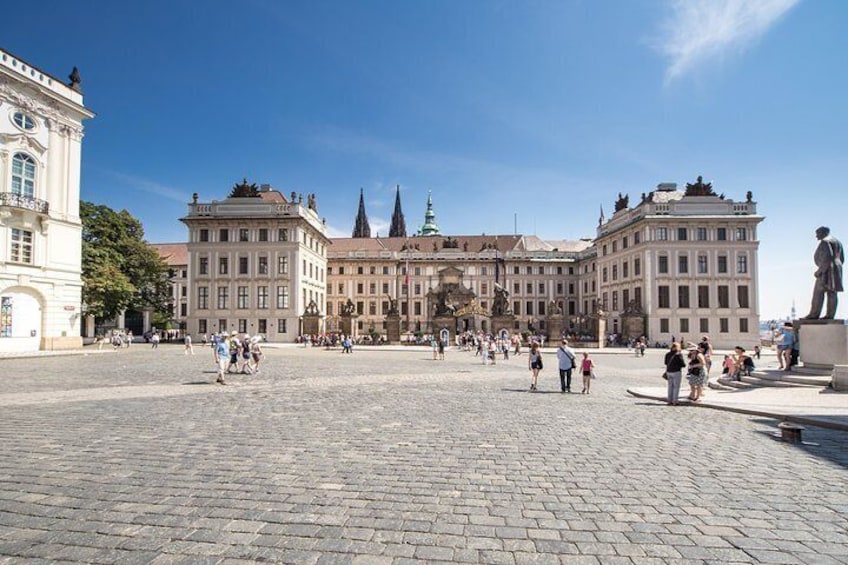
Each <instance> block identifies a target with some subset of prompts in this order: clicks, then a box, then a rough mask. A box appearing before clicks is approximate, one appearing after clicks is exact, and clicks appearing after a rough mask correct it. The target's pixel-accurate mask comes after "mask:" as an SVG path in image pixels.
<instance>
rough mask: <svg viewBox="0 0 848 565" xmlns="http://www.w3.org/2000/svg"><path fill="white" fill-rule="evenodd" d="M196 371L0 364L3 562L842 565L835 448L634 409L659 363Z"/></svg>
mask: <svg viewBox="0 0 848 565" xmlns="http://www.w3.org/2000/svg"><path fill="white" fill-rule="evenodd" d="M195 352H196V355H194V356H186V355H183V348H182V346H169V345H165V344H163V345H162V346H160V348H159V349H158V350H152V349H150V347H149V346H144V345H139V344H136V345H133V346H132V347H131V348H130V349H129V350H121V351H118V352H112V351H105V350H104V351H102V352H92V353H91V354H90V355H87V356H82V355H78V356H66V357H38V358H26V359H5V360H3V361H2V367H3V374H4V377H5V378H4V385H5V386H4V388H3V391H2V393H0V406H2V414H3V417H2V423H0V438H1V439H2V444H0V445H2V447H0V562H8V563H26V562H50V563H54V562H63V561H67V562H85V563H157V564H159V563H252V562H256V561H271V562H290V563H406V562H413V561H426V562H438V561H452V562H469V563H510V564H511V563H674V562H681V563H683V562H685V563H697V562H704V563H707V562H713V563H728V562H739V563H750V562H767V563H848V533H846V532H848V470H846V467H848V451H847V450H846V447H848V434H846V433H845V432H841V431H836V430H828V429H823V428H812V427H811V428H808V430H807V431H806V434H805V437H804V439H805V440H807V441H809V442H812V443H814V444H815V445H790V444H786V443H782V442H779V441H777V440H775V439H774V437H773V434H774V432H775V431H776V424H777V422H776V421H774V420H770V419H765V418H757V417H751V416H745V415H741V414H734V413H728V412H721V411H716V410H704V409H697V408H691V407H677V408H670V407H667V406H665V405H664V404H659V403H656V402H653V401H647V400H642V399H637V398H633V397H630V396H628V395H627V394H626V393H625V390H626V388H627V387H629V386H634V385H654V386H656V384H657V381H658V380H660V378H659V373H660V368H659V367H660V365H661V357H660V355H661V352H659V351H649V353H648V356H647V357H645V358H634V357H633V356H631V355H630V354H624V353H620V352H599V353H595V354H594V355H593V357H594V359H595V362H596V364H597V366H598V371H597V372H598V378H597V379H596V380H595V381H594V384H593V388H592V391H591V394H590V395H588V396H584V395H580V394H570V395H569V394H560V393H559V392H558V390H559V383H558V378H557V375H556V362H555V358H554V355H553V353H552V352H546V359H545V360H546V365H545V369H544V371H543V372H542V376H541V377H540V387H539V388H540V390H541V392H540V393H539V394H529V393H527V392H526V389H527V386H528V384H529V371H528V370H527V366H526V364H527V356H526V354H525V355H523V356H521V357H518V358H511V359H510V360H509V361H506V362H504V361H501V360H500V359H499V360H498V363H497V365H495V366H484V365H482V363H481V362H480V359H479V358H475V357H474V354H473V353H467V352H459V351H455V350H450V351H449V352H448V355H447V360H445V361H433V360H432V359H431V358H432V355H431V352H430V350H429V349H425V348H405V349H404V348H375V349H368V350H367V349H365V348H360V349H357V350H356V351H355V352H354V354H353V355H342V354H341V353H340V352H339V351H338V350H336V351H325V350H323V349H318V348H315V349H312V348H302V347H294V346H287V347H282V348H279V349H272V348H268V349H267V350H266V358H265V360H264V361H263V366H262V371H261V373H259V374H258V375H255V376H241V375H239V376H236V375H232V377H231V378H230V382H231V384H230V385H228V386H220V385H215V384H213V383H214V380H215V373H214V367H213V363H212V354H211V352H210V350H208V349H201V348H199V347H196V348H195ZM576 381H577V383H575V384H574V385H573V387H572V388H577V389H578V390H579V384H578V383H579V378H578V379H576ZM708 394H709V393H708ZM713 394H714V393H713Z"/></svg>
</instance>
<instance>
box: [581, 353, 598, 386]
mask: <svg viewBox="0 0 848 565" xmlns="http://www.w3.org/2000/svg"><path fill="white" fill-rule="evenodd" d="M580 373H581V374H582V375H583V392H581V393H580V394H589V387H590V386H591V384H592V377H594V375H595V362H594V361H592V359H591V358H590V357H589V353H588V352H586V351H584V352H583V360H582V361H580Z"/></svg>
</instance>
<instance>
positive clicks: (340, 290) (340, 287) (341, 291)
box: [338, 283, 344, 294]
mask: <svg viewBox="0 0 848 565" xmlns="http://www.w3.org/2000/svg"><path fill="white" fill-rule="evenodd" d="M338 288H339V292H338V294H344V283H339V287H338Z"/></svg>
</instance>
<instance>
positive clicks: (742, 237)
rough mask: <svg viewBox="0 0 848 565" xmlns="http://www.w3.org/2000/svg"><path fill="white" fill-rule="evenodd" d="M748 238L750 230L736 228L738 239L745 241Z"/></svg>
mask: <svg viewBox="0 0 848 565" xmlns="http://www.w3.org/2000/svg"><path fill="white" fill-rule="evenodd" d="M746 239H748V230H747V229H746V228H736V241H745V240H746Z"/></svg>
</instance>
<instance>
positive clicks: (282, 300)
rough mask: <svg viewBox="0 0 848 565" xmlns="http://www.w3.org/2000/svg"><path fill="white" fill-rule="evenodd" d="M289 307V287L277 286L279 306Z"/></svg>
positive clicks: (282, 307) (280, 307)
mask: <svg viewBox="0 0 848 565" xmlns="http://www.w3.org/2000/svg"><path fill="white" fill-rule="evenodd" d="M288 307H289V287H287V286H278V287H277V308H279V309H281V310H285V309H287V308H288Z"/></svg>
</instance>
